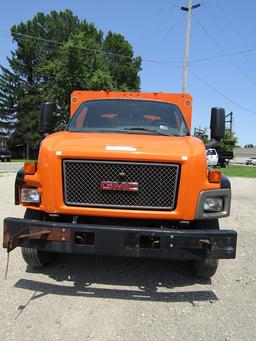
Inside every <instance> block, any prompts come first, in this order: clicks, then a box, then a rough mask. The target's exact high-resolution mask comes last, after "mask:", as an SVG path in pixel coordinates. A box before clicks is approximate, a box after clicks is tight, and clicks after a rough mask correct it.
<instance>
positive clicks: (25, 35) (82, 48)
mask: <svg viewBox="0 0 256 341" xmlns="http://www.w3.org/2000/svg"><path fill="white" fill-rule="evenodd" d="M0 31H2V32H5V33H9V34H10V35H12V34H13V35H16V36H19V37H23V38H27V39H34V40H37V41H42V42H45V43H47V44H57V45H59V46H65V44H66V43H67V42H59V41H55V40H51V39H45V38H39V37H36V36H31V35H28V34H23V33H14V32H10V31H5V30H2V29H0ZM69 47H72V48H76V49H80V50H85V51H89V52H94V53H100V54H103V55H109V56H113V57H118V58H121V59H126V58H128V59H130V58H131V56H127V55H122V54H118V53H112V52H107V51H103V50H99V49H92V48H88V47H84V46H81V45H73V44H70V45H69ZM142 61H143V62H147V63H155V64H177V63H182V61H177V60H176V61H171V60H156V59H148V58H142Z"/></svg>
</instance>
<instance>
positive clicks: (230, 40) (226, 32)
mask: <svg viewBox="0 0 256 341" xmlns="http://www.w3.org/2000/svg"><path fill="white" fill-rule="evenodd" d="M203 6H204V7H205V9H206V11H207V12H208V13H209V14H210V16H212V17H213V19H214V21H216V16H215V15H214V13H213V12H212V11H211V10H210V9H209V7H208V6H206V2H203ZM220 8H221V7H220ZM222 12H223V10H222ZM223 15H224V16H225V17H226V19H227V20H228V21H229V20H230V19H228V18H227V16H226V14H225V13H223ZM217 26H218V27H219V29H220V30H221V31H222V32H223V33H224V35H225V36H226V37H227V38H228V42H229V44H231V45H233V46H234V47H235V48H236V47H237V43H236V42H235V40H234V39H233V37H232V36H231V35H230V34H229V33H228V31H227V30H226V29H224V28H223V26H222V25H221V24H220V22H218V25H217ZM246 48H247V49H249V47H248V45H247V46H246ZM244 59H245V61H246V63H247V64H249V65H250V67H251V69H252V70H253V71H254V72H256V68H255V67H254V65H253V64H252V63H251V61H250V60H249V59H248V58H246V57H244Z"/></svg>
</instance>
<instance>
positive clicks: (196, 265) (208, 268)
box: [191, 219, 219, 279]
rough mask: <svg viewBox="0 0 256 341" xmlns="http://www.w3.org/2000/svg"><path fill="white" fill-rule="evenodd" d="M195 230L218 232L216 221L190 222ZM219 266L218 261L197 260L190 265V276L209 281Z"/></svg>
mask: <svg viewBox="0 0 256 341" xmlns="http://www.w3.org/2000/svg"><path fill="white" fill-rule="evenodd" d="M192 226H193V228H195V229H206V230H219V222H218V219H212V220H197V221H193V222H192ZM218 264H219V260H218V259H208V258H204V259H199V260H195V261H193V263H192V268H191V272H192V274H193V275H194V276H195V277H197V278H201V279H210V278H211V277H212V276H213V275H214V274H215V273H216V271H217V268H218Z"/></svg>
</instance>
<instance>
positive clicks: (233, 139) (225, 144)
mask: <svg viewBox="0 0 256 341" xmlns="http://www.w3.org/2000/svg"><path fill="white" fill-rule="evenodd" d="M237 144H238V138H237V136H236V134H235V133H234V132H233V131H231V130H230V129H226V131H225V136H224V138H223V139H222V140H221V142H220V144H219V149H220V150H222V151H223V152H227V151H233V149H234V148H236V147H237Z"/></svg>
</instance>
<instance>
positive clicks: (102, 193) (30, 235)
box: [3, 91, 236, 278]
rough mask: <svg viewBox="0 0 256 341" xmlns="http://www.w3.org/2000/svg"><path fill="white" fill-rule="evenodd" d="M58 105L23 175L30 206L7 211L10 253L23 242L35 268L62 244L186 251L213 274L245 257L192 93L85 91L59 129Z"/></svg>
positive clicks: (204, 273)
mask: <svg viewBox="0 0 256 341" xmlns="http://www.w3.org/2000/svg"><path fill="white" fill-rule="evenodd" d="M54 107H55V105H54V103H51V102H46V103H43V104H42V107H41V114H40V131H41V132H42V133H44V134H45V135H47V136H46V137H45V138H44V139H43V141H42V143H41V146H40V150H39V155H38V162H35V163H33V162H32V163H25V165H24V168H22V169H21V170H20V171H19V172H18V174H17V178H16V182H15V203H16V204H21V205H23V206H25V207H26V213H25V217H24V219H18V218H6V219H5V220H4V242H3V246H4V247H5V248H7V251H8V252H10V251H11V250H13V249H14V248H15V247H17V246H20V247H21V249H22V255H23V258H24V260H25V261H26V262H27V264H29V265H30V266H33V267H42V266H46V265H47V264H49V263H50V261H51V260H52V256H53V254H55V253H80V254H96V255H112V256H128V257H150V258H165V259H184V260H191V261H192V262H191V270H192V272H193V273H194V275H195V276H197V277H204V278H210V277H211V276H213V275H214V273H215V271H216V269H217V266H218V259H221V258H234V257H235V252H236V232H235V231H233V230H219V223H218V219H219V218H222V217H226V216H228V215H229V212H230V200H231V189H230V183H229V181H228V179H227V178H226V177H224V176H223V175H221V172H220V171H216V170H211V169H208V166H207V160H206V152H205V146H204V144H203V143H202V141H200V140H199V139H197V138H195V137H193V136H191V133H190V131H191V111H192V98H191V96H190V95H187V94H167V93H140V92H108V91H75V92H73V93H72V95H71V105H70V108H71V109H70V116H71V118H70V121H69V123H68V125H67V127H66V129H65V131H61V132H55V133H53V130H54V123H53V122H54ZM224 130H225V112H224V109H222V108H212V113H211V138H212V140H213V141H214V140H215V141H218V140H220V139H221V138H222V137H223V135H224Z"/></svg>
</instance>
